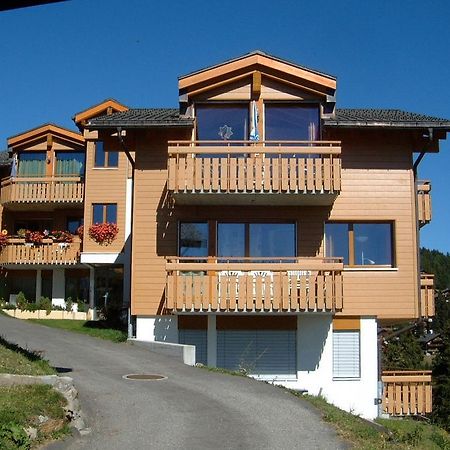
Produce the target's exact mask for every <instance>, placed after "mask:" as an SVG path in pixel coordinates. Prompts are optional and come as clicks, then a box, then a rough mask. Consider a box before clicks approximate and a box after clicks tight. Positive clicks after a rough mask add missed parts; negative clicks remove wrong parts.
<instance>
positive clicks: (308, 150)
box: [168, 141, 341, 200]
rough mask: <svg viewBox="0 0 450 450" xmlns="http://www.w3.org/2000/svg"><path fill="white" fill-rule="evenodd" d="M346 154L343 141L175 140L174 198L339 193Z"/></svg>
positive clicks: (172, 144) (171, 175)
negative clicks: (342, 162)
mask: <svg viewBox="0 0 450 450" xmlns="http://www.w3.org/2000/svg"><path fill="white" fill-rule="evenodd" d="M340 156H341V147H340V142H338V141H307V142H269V141H267V142H258V143H257V144H255V142H250V141H220V142H217V141H194V142H191V141H181V142H169V159H168V190H169V192H172V193H173V194H217V193H220V194H224V193H226V194H241V195H242V194H273V193H285V194H338V193H339V192H340V190H341V157H340ZM295 198H298V200H300V196H296V197H295Z"/></svg>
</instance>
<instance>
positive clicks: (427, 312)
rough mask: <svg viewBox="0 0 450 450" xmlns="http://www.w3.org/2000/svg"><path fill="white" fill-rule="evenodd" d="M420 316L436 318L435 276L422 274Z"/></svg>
mask: <svg viewBox="0 0 450 450" xmlns="http://www.w3.org/2000/svg"><path fill="white" fill-rule="evenodd" d="M420 316H421V317H433V316H434V275H431V274H428V273H421V274H420Z"/></svg>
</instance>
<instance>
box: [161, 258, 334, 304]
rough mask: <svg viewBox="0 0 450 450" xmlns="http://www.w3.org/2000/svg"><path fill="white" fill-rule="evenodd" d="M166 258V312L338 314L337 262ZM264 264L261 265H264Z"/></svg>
mask: <svg viewBox="0 0 450 450" xmlns="http://www.w3.org/2000/svg"><path fill="white" fill-rule="evenodd" d="M234 261H235V262H232V260H228V261H227V260H226V258H221V259H220V260H219V262H217V261H216V262H212V261H208V260H203V262H202V261H201V260H199V259H198V258H168V260H167V264H166V269H167V287H166V309H167V310H169V311H172V312H304V311H310V312H325V311H329V312H336V311H341V310H342V305H343V285H342V270H343V263H342V259H340V258H270V259H269V258H257V259H251V258H239V262H236V261H237V259H236V258H234ZM264 261H265V262H264Z"/></svg>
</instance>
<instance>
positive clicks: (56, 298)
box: [52, 268, 66, 307]
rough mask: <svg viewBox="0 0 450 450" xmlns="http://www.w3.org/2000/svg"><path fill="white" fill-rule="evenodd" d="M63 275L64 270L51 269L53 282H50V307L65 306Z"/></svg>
mask: <svg viewBox="0 0 450 450" xmlns="http://www.w3.org/2000/svg"><path fill="white" fill-rule="evenodd" d="M65 281H66V280H65V274H64V269H62V268H57V269H53V281H52V305H55V306H62V307H65V306H66V301H65V294H66V292H65V290H66V282H65Z"/></svg>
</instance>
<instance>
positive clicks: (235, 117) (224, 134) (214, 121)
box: [196, 104, 249, 141]
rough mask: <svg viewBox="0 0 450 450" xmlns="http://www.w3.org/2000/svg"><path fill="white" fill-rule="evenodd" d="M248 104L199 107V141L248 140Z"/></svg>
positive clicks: (197, 107) (197, 111) (197, 116)
mask: <svg viewBox="0 0 450 450" xmlns="http://www.w3.org/2000/svg"><path fill="white" fill-rule="evenodd" d="M248 108H249V106H248V104H235V105H232V104H224V105H218V104H211V105H197V106H196V118H197V140H201V141H205V140H208V141H233V140H234V141H236V140H238V141H239V140H241V141H242V140H246V139H248V117H249V111H248Z"/></svg>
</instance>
